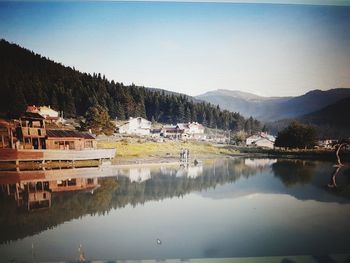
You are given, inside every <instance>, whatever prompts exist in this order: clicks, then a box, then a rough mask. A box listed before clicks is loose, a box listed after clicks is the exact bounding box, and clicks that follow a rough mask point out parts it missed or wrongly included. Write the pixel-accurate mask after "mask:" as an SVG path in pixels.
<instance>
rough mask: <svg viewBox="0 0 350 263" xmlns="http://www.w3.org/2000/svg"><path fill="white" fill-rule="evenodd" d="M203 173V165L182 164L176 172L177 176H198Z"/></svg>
mask: <svg viewBox="0 0 350 263" xmlns="http://www.w3.org/2000/svg"><path fill="white" fill-rule="evenodd" d="M202 174H203V166H202V165H197V166H181V167H180V169H179V170H177V172H176V177H182V176H186V177H188V178H196V177H198V176H201V175H202Z"/></svg>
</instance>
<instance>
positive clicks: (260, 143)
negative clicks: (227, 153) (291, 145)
mask: <svg viewBox="0 0 350 263" xmlns="http://www.w3.org/2000/svg"><path fill="white" fill-rule="evenodd" d="M275 140H276V138H275V137H274V136H272V135H269V134H267V133H265V132H260V133H259V134H255V135H252V136H250V137H248V138H247V139H246V145H247V146H256V147H263V148H270V149H272V148H273V147H274V144H275Z"/></svg>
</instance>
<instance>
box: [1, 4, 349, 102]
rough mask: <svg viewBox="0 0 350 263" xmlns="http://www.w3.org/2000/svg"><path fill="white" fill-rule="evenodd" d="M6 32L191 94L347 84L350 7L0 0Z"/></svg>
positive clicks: (292, 91) (124, 78)
mask: <svg viewBox="0 0 350 263" xmlns="http://www.w3.org/2000/svg"><path fill="white" fill-rule="evenodd" d="M0 38H5V39H6V40H8V41H10V42H15V43H17V44H19V45H21V46H23V47H26V48H28V49H30V50H33V51H34V52H37V53H39V54H41V55H43V56H46V57H49V58H50V59H53V60H55V61H57V62H61V63H62V64H64V65H68V66H74V67H75V68H76V69H79V70H80V71H83V72H90V73H93V72H100V73H101V74H105V75H106V77H107V78H108V79H114V80H115V81H119V82H123V83H125V84H130V83H132V82H133V83H135V84H137V85H144V86H147V87H155V88H162V89H167V90H172V91H177V92H182V93H186V94H189V95H198V94H201V93H204V92H206V91H209V90H215V89H219V88H221V89H232V90H242V91H247V92H253V93H255V94H259V95H265V96H284V95H299V94H302V93H305V92H306V91H308V90H312V89H330V88H336V87H350V6H329V5H328V6H326V5H325V6H318V5H286V4H285V5H278V4H238V3H176V2H51V3H45V2H0Z"/></svg>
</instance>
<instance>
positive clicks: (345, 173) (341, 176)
mask: <svg viewBox="0 0 350 263" xmlns="http://www.w3.org/2000/svg"><path fill="white" fill-rule="evenodd" d="M349 175H350V167H349V166H343V165H341V166H339V165H337V166H335V167H334V171H333V173H332V175H331V177H330V181H329V183H328V185H327V187H328V189H329V190H330V191H331V192H332V193H333V194H336V195H339V196H343V197H347V198H350V176H349Z"/></svg>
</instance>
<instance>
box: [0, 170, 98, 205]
mask: <svg viewBox="0 0 350 263" xmlns="http://www.w3.org/2000/svg"><path fill="white" fill-rule="evenodd" d="M41 174H42V173H38V172H32V173H31V172H25V173H12V174H11V173H8V174H5V176H3V177H2V178H1V180H0V191H1V192H3V193H5V194H6V195H8V196H12V197H13V198H14V199H15V200H16V203H17V206H18V207H23V208H25V209H26V210H28V211H33V210H40V209H45V208H50V207H51V197H52V194H53V193H58V192H68V191H89V192H91V193H93V191H94V190H95V189H96V188H98V187H99V186H100V185H99V184H98V178H97V177H77V178H69V177H66V176H63V177H59V176H57V177H56V178H55V179H53V178H50V177H49V178H45V177H44V178H40V175H41Z"/></svg>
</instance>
